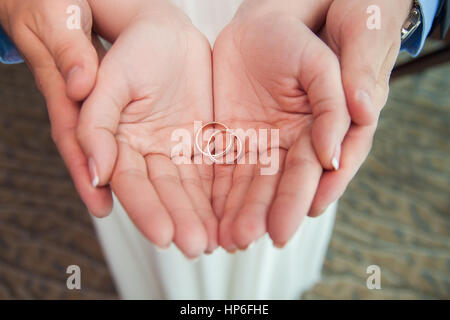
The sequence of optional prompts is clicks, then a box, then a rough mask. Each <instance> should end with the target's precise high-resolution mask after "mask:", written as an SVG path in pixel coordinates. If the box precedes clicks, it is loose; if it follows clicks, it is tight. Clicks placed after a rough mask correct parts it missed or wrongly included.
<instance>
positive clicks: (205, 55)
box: [78, 19, 217, 258]
mask: <svg viewBox="0 0 450 320" xmlns="http://www.w3.org/2000/svg"><path fill="white" fill-rule="evenodd" d="M211 78H212V76H211V50H210V46H209V43H208V42H207V41H206V40H205V38H204V37H203V36H201V35H200V34H199V33H198V31H197V30H195V29H194V28H193V27H191V26H189V27H188V26H183V27H182V28H178V27H174V26H173V25H168V24H165V23H164V22H162V23H158V22H155V21H154V19H142V20H139V19H138V20H136V21H134V22H133V23H132V25H131V26H129V27H128V28H127V29H126V30H125V31H124V32H122V33H121V35H120V36H119V38H118V39H117V40H116V41H115V42H114V45H113V47H112V48H111V50H110V51H109V52H108V53H107V55H106V56H105V58H104V59H103V61H102V63H101V65H100V68H99V73H98V79H97V84H96V87H95V89H94V91H93V92H92V94H91V95H90V96H89V98H88V100H87V101H86V102H85V103H84V105H83V108H82V112H81V117H80V124H79V130H78V132H79V139H80V141H81V144H82V146H83V149H84V150H85V152H86V154H87V155H88V156H89V157H91V158H92V167H93V170H95V171H96V172H97V174H98V184H99V185H105V184H107V183H109V182H111V187H112V190H113V191H114V193H115V194H116V196H117V197H118V199H119V201H120V202H121V204H122V205H123V207H124V208H125V210H126V212H127V213H128V215H129V216H130V218H131V219H132V220H133V222H134V223H135V225H136V226H137V227H138V228H139V229H140V230H141V232H142V233H143V234H144V235H145V236H146V237H147V238H149V239H150V240H151V241H152V242H154V243H155V244H157V245H158V246H161V247H166V246H167V245H169V244H170V243H171V242H172V241H174V243H175V244H176V245H177V246H178V247H179V248H180V249H181V251H183V253H184V254H185V255H186V256H187V257H190V258H194V257H196V256H198V255H200V254H201V253H203V252H204V251H205V250H206V251H212V250H214V249H215V247H216V246H217V221H216V217H215V215H214V214H213V211H212V207H211V204H210V197H211V188H212V177H213V172H212V171H213V168H212V166H210V165H207V164H203V165H192V164H180V165H176V164H175V162H174V161H173V159H172V158H171V152H172V148H173V147H174V145H175V144H176V143H177V142H176V141H172V140H171V137H172V133H173V132H174V130H177V129H180V128H184V129H186V130H187V132H189V134H190V135H191V136H194V132H193V131H194V128H193V123H194V121H195V120H197V121H204V122H209V121H211V120H212V117H213V115H212V110H213V108H212V93H211V86H212V83H211Z"/></svg>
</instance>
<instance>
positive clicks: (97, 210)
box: [21, 32, 113, 217]
mask: <svg viewBox="0 0 450 320" xmlns="http://www.w3.org/2000/svg"><path fill="white" fill-rule="evenodd" d="M23 40H24V41H23V42H21V43H22V44H24V45H25V48H24V49H25V50H26V51H27V52H28V53H29V54H27V55H26V60H27V64H28V65H29V66H30V68H31V70H32V72H33V75H34V77H35V79H36V83H37V85H38V87H39V89H40V91H41V92H42V94H43V95H44V97H45V100H46V104H47V110H48V114H49V118H50V123H51V125H52V137H53V140H54V141H55V144H56V146H57V148H58V151H59V153H60V154H61V156H62V158H63V160H64V163H65V164H66V166H67V169H68V170H69V173H70V175H71V177H72V179H73V181H74V184H75V188H76V189H77V192H78V194H79V195H80V197H81V199H82V200H83V202H84V203H85V205H86V206H87V207H88V209H89V211H90V212H91V213H92V214H93V215H94V216H97V217H104V216H107V215H108V214H109V213H110V212H111V210H112V205H113V203H112V197H111V191H110V189H109V188H108V187H104V188H97V189H96V188H94V187H93V186H92V184H91V181H90V177H89V170H88V161H87V159H86V157H85V155H84V153H83V151H82V150H81V148H80V146H79V144H78V141H77V139H76V125H77V122H78V115H79V105H78V104H77V103H75V102H73V101H71V100H70V99H68V97H67V96H66V94H65V90H64V89H65V84H64V79H63V78H62V76H61V74H60V73H59V72H58V70H57V69H56V67H55V65H54V64H53V63H52V62H51V61H52V58H51V56H50V54H49V52H48V51H47V49H46V48H45V47H44V45H43V44H42V42H41V41H40V40H39V39H38V38H37V37H36V36H35V35H34V34H33V33H31V32H30V33H25V34H24V39H23ZM29 47H31V48H33V49H32V50H31V51H30V50H28V49H29Z"/></svg>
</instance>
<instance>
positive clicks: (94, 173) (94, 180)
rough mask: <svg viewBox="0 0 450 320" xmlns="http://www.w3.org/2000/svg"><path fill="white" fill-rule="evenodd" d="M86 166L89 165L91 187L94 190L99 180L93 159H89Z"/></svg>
mask: <svg viewBox="0 0 450 320" xmlns="http://www.w3.org/2000/svg"><path fill="white" fill-rule="evenodd" d="M88 165H89V174H90V175H91V181H92V186H93V187H94V188H97V186H98V183H99V182H100V179H99V177H98V173H97V166H96V165H95V161H94V159H92V158H89V160H88Z"/></svg>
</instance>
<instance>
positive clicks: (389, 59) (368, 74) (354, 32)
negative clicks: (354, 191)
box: [309, 0, 412, 216]
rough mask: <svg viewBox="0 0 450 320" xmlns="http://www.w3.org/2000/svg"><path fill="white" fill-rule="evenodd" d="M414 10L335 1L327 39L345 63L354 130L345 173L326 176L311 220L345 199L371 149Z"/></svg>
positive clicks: (406, 1) (365, 0)
mask: <svg viewBox="0 0 450 320" xmlns="http://www.w3.org/2000/svg"><path fill="white" fill-rule="evenodd" d="M411 5H412V1H411V0H400V1H390V0H382V1H377V2H376V5H374V2H373V1H369V0H362V1H360V0H335V1H334V2H333V3H332V5H331V7H330V9H329V11H328V15H327V19H326V25H325V27H324V29H323V32H322V38H323V39H324V41H325V42H326V43H327V44H328V45H329V47H330V48H331V49H332V50H333V52H334V53H335V54H336V55H337V56H338V57H339V61H340V65H341V73H342V82H343V86H344V90H345V94H346V99H347V104H348V110H349V113H350V116H351V119H352V125H351V127H350V129H349V132H348V134H347V136H346V138H345V140H344V142H343V145H342V157H341V168H340V169H339V171H336V172H326V173H324V174H323V177H322V179H321V180H320V184H319V187H318V189H317V193H316V196H315V198H314V201H313V204H312V206H311V210H310V213H309V215H310V216H318V215H320V214H321V213H322V212H324V211H325V209H326V208H327V207H328V205H329V204H330V203H332V202H334V201H335V200H337V199H338V198H339V197H340V196H341V195H342V194H343V193H344V191H345V189H346V188H347V185H348V184H349V182H350V181H351V180H352V178H353V177H354V175H355V174H356V173H357V171H358V169H359V168H360V166H361V165H362V163H363V162H364V160H365V159H366V157H367V155H368V153H369V151H370V149H371V146H372V140H373V136H374V133H375V130H376V127H377V123H378V117H379V114H380V112H381V110H382V108H383V107H384V105H385V104H386V100H387V97H388V94H389V78H390V75H391V71H392V69H393V67H394V64H395V61H396V59H397V56H398V53H399V49H400V42H401V41H400V30H401V27H402V25H403V23H404V22H405V20H406V18H407V16H408V13H409V11H410V8H411ZM374 19H378V21H377V20H374ZM377 22H378V23H379V25H378V26H379V28H378V27H377Z"/></svg>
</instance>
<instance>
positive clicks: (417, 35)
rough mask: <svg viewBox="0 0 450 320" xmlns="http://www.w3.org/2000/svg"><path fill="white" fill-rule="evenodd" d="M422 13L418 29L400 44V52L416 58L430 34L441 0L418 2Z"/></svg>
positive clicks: (422, 0) (421, 0)
mask: <svg viewBox="0 0 450 320" xmlns="http://www.w3.org/2000/svg"><path fill="white" fill-rule="evenodd" d="M418 1H419V4H420V9H421V12H422V23H421V25H420V26H419V28H418V29H417V30H416V31H415V32H414V33H413V34H412V35H411V36H410V37H409V38H408V39H407V40H406V41H405V42H404V43H403V44H402V47H401V50H402V51H406V52H408V53H409V54H410V55H411V56H413V57H416V56H418V55H419V53H420V51H421V50H422V48H423V46H424V44H425V40H426V39H427V37H428V34H429V33H430V30H431V27H432V26H433V21H434V18H435V16H436V13H437V9H438V7H439V1H442V0H418Z"/></svg>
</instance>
